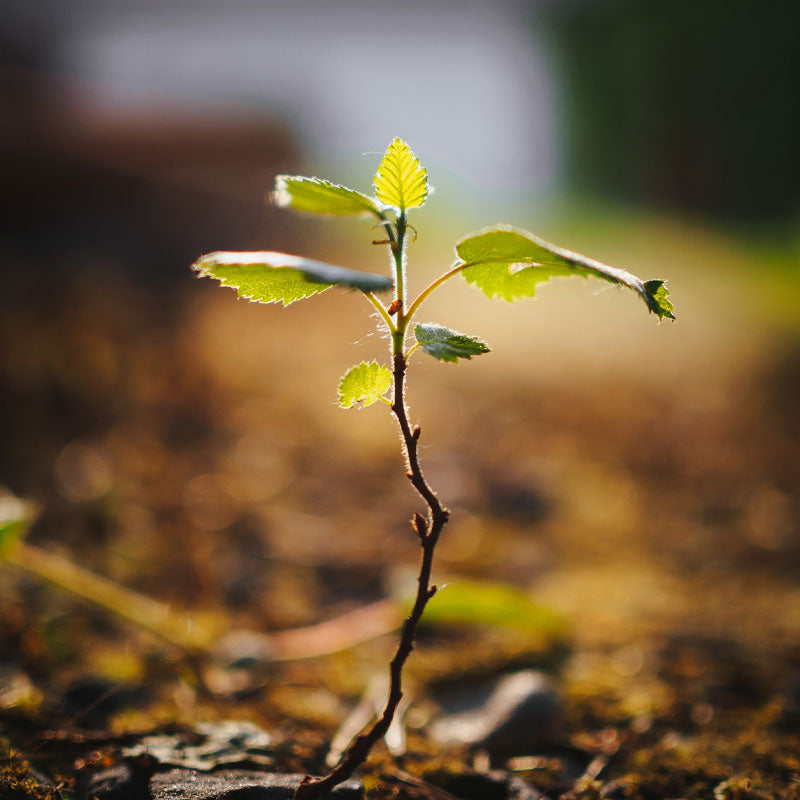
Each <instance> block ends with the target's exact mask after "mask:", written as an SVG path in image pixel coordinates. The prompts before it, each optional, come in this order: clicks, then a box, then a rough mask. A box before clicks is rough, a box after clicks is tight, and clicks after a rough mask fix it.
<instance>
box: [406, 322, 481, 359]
mask: <svg viewBox="0 0 800 800" xmlns="http://www.w3.org/2000/svg"><path fill="white" fill-rule="evenodd" d="M414 334H415V335H416V337H417V341H418V342H419V343H420V345H422V349H423V350H424V351H425V352H426V353H428V354H429V355H432V356H433V357H434V358H438V359H439V361H454V362H455V361H458V359H459V358H472V356H478V355H480V354H481V353H488V352H489V346H488V345H487V344H486V343H485V342H482V341H481V340H480V339H476V338H475V337H474V336H467V335H466V334H465V333H459V332H458V331H454V330H451V329H450V328H445V327H444V325H437V324H436V323H434V322H423V323H420V324H419V325H417V326H416V327H415V328H414Z"/></svg>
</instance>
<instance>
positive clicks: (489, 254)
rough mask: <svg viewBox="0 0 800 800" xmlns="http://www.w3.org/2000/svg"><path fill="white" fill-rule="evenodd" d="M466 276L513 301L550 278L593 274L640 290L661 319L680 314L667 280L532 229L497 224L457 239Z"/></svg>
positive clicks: (490, 293) (529, 294) (489, 293)
mask: <svg viewBox="0 0 800 800" xmlns="http://www.w3.org/2000/svg"><path fill="white" fill-rule="evenodd" d="M456 255H457V256H458V261H457V262H456V266H458V264H459V262H460V263H462V264H466V265H468V266H465V267H464V269H463V270H462V273H461V274H462V275H463V276H464V278H465V279H466V280H467V282H469V283H472V284H474V285H475V286H477V287H478V288H479V289H481V291H483V293H484V294H486V295H487V296H488V297H501V298H503V299H504V300H508V301H509V302H511V301H513V300H516V299H518V298H520V297H533V295H534V293H535V291H536V287H537V285H538V284H540V283H543V282H545V281H548V280H550V279H551V278H568V277H571V276H573V275H580V276H581V277H584V278H585V277H589V276H590V275H591V276H594V277H596V278H600V279H602V280H605V281H609V282H610V283H614V284H617V285H618V286H625V287H627V288H628V289H631V290H632V291H634V292H636V293H637V294H638V295H639V296H640V297H641V298H642V299H643V300H644V302H645V304H646V305H647V307H648V309H650V311H652V312H653V313H654V314H657V315H658V317H659V319H663V318H664V317H667V318H668V319H675V317H674V315H673V313H672V312H673V307H672V304H671V303H670V302H669V300H668V299H667V297H668V292H667V289H666V287H665V286H664V281H658V280H654V281H646V282H645V281H642V280H641V279H640V278H637V277H636V276H635V275H633V274H631V273H630V272H627V271H626V270H623V269H617V268H616V267H609V266H607V265H606V264H602V263H600V262H599V261H595V260H594V259H591V258H587V257H586V256H582V255H580V254H579V253H573V252H572V251H571V250H565V249H564V248H562V247H558V246H557V245H554V244H551V243H550V242H546V241H545V240H544V239H540V238H539V237H538V236H536V235H534V234H532V233H529V232H528V231H524V230H519V229H516V228H511V227H509V226H507V225H498V226H496V227H494V228H489V229H487V230H485V231H481V232H479V233H476V234H470V235H469V236H466V237H465V238H464V239H462V240H461V241H459V242H458V243H457V244H456Z"/></svg>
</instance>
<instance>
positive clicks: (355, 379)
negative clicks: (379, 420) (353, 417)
mask: <svg viewBox="0 0 800 800" xmlns="http://www.w3.org/2000/svg"><path fill="white" fill-rule="evenodd" d="M391 385H392V372H391V370H389V369H387V368H386V367H384V366H382V365H381V364H378V362H377V361H370V362H366V361H362V362H361V363H360V364H358V365H356V366H355V367H351V368H350V369H349V370H347V372H346V373H345V374H344V375H343V377H342V379H341V380H340V381H339V405H340V406H341V407H342V408H352V407H353V406H354V405H358V407H359V408H366V407H367V406H371V405H372V404H373V403H376V402H377V401H378V400H380V399H382V398H383V395H384V394H386V392H387V391H388V389H389V387H390V386H391Z"/></svg>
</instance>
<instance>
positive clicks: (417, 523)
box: [411, 511, 428, 539]
mask: <svg viewBox="0 0 800 800" xmlns="http://www.w3.org/2000/svg"><path fill="white" fill-rule="evenodd" d="M411 527H412V528H414V530H415V531H416V532H417V536H419V538H420V539H424V538H425V536H426V535H427V533H428V523H427V522H426V521H425V518H424V517H423V516H422V515H421V514H420V513H419V512H418V511H415V512H414V518H413V519H412V520H411Z"/></svg>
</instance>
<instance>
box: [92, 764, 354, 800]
mask: <svg viewBox="0 0 800 800" xmlns="http://www.w3.org/2000/svg"><path fill="white" fill-rule="evenodd" d="M303 777H304V776H303V775H291V774H278V773H274V772H255V771H251V770H224V771H221V772H211V773H208V772H198V771H196V770H190V769H171V770H169V771H167V772H157V773H155V774H154V775H152V777H150V780H149V785H148V783H147V782H146V781H145V782H142V781H140V780H138V776H137V774H136V769H135V768H133V767H132V766H131V765H130V764H127V763H122V764H118V765H116V766H114V767H111V768H110V769H105V770H101V771H99V772H95V773H94V774H93V775H91V776H90V777H89V778H88V779H86V780H84V781H83V782H82V783H81V784H80V785H79V786H78V787H77V791H76V796H77V798H78V800H291V798H292V796H293V794H294V791H295V789H296V788H297V787H298V786H299V785H300V781H301V780H302V779H303ZM327 797H330V798H331V800H362V798H363V797H364V790H363V787H362V786H361V784H360V783H359V782H358V781H354V780H349V781H345V782H344V783H342V784H340V785H339V786H337V787H336V788H335V789H334V790H333V791H332V792H331V793H330V794H329V795H327Z"/></svg>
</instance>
